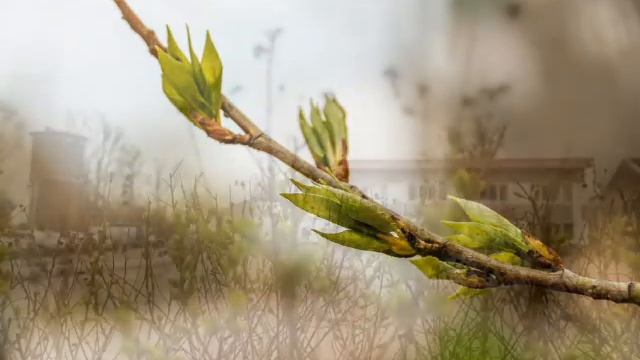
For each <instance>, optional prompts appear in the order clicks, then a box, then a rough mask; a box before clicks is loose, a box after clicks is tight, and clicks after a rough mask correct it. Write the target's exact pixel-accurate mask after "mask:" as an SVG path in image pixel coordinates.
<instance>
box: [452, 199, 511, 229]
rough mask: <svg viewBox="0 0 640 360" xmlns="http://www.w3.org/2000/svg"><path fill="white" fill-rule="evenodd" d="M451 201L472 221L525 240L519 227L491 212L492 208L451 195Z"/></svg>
mask: <svg viewBox="0 0 640 360" xmlns="http://www.w3.org/2000/svg"><path fill="white" fill-rule="evenodd" d="M449 199H451V200H454V201H455V202H457V203H458V205H460V207H461V208H462V210H464V212H465V214H467V216H468V217H469V219H470V220H471V221H475V222H478V223H482V224H487V225H492V226H495V227H497V228H500V229H502V230H504V231H505V232H507V233H508V234H509V235H510V236H511V237H512V238H514V239H516V238H517V239H522V238H523V236H522V231H521V230H520V229H518V227H516V226H515V225H513V224H512V223H511V222H510V221H509V220H507V219H505V218H504V217H503V216H502V215H500V214H498V213H497V212H495V211H493V210H491V209H490V208H488V207H486V206H484V205H482V204H480V203H477V202H474V201H470V200H465V199H461V198H458V197H455V196H451V195H449Z"/></svg>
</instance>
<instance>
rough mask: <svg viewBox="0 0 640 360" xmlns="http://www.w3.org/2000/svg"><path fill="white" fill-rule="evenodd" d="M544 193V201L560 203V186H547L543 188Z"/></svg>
mask: <svg viewBox="0 0 640 360" xmlns="http://www.w3.org/2000/svg"><path fill="white" fill-rule="evenodd" d="M542 191H543V193H544V200H547V201H549V202H556V201H558V197H559V196H558V193H559V192H560V189H559V188H558V186H556V185H545V186H544V187H543V188H542Z"/></svg>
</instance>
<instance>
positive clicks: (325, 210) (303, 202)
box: [281, 193, 373, 233]
mask: <svg viewBox="0 0 640 360" xmlns="http://www.w3.org/2000/svg"><path fill="white" fill-rule="evenodd" d="M281 195H282V196H283V197H284V198H285V199H287V200H289V201H291V203H293V205H295V206H297V207H299V208H300V209H302V210H304V211H306V212H308V213H311V214H313V215H316V216H318V217H320V218H323V219H325V220H328V221H330V222H332V223H334V224H337V225H340V226H343V227H346V228H349V229H352V230H356V231H360V232H364V233H367V232H373V231H372V229H371V228H369V227H368V226H367V225H366V224H363V223H360V222H358V221H356V220H354V219H353V218H351V217H350V216H348V215H347V214H346V213H345V212H344V210H343V208H342V205H340V203H339V202H337V201H335V200H334V199H331V198H327V197H324V196H320V195H316V194H308V193H304V194H281Z"/></svg>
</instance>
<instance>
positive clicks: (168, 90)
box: [162, 75, 191, 118]
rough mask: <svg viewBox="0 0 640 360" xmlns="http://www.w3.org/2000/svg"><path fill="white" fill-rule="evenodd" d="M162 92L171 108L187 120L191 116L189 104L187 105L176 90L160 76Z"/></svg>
mask: <svg viewBox="0 0 640 360" xmlns="http://www.w3.org/2000/svg"><path fill="white" fill-rule="evenodd" d="M162 91H164V94H165V95H166V96H167V98H168V99H169V101H171V103H172V104H173V106H175V107H176V108H177V109H178V110H179V111H180V112H181V113H182V114H183V115H184V116H186V117H187V118H189V117H190V116H191V114H189V103H187V101H186V100H184V99H183V98H182V97H181V96H180V94H179V93H178V92H177V91H176V89H174V88H173V86H171V84H170V83H169V81H168V80H167V77H166V76H165V75H162Z"/></svg>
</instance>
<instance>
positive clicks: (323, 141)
mask: <svg viewBox="0 0 640 360" xmlns="http://www.w3.org/2000/svg"><path fill="white" fill-rule="evenodd" d="M311 125H312V128H313V131H314V132H315V134H316V137H317V138H318V142H319V143H320V146H322V150H323V151H324V159H325V163H326V165H327V167H329V169H333V168H334V166H335V163H336V161H335V160H336V158H335V153H334V151H333V144H332V142H331V134H330V133H329V129H328V127H327V122H326V121H325V120H324V119H323V118H322V112H321V111H320V108H319V107H318V106H317V105H316V104H314V103H313V102H311Z"/></svg>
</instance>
